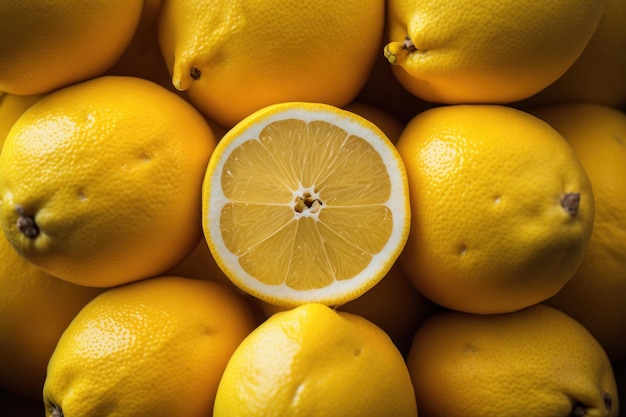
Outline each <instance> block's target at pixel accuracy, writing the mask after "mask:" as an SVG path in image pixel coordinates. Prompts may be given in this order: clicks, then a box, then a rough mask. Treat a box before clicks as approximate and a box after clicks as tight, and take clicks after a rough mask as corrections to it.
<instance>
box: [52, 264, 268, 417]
mask: <svg viewBox="0 0 626 417" xmlns="http://www.w3.org/2000/svg"><path fill="white" fill-rule="evenodd" d="M255 326H256V322H255V320H254V315H253V314H252V311H251V310H250V308H249V306H248V305H247V304H246V302H245V301H244V300H243V299H242V298H241V297H240V296H239V295H238V294H236V293H235V292H233V291H232V290H231V289H229V288H227V287H225V286H222V285H220V284H217V283H214V282H210V281H204V280H196V279H188V278H182V277H174V276H162V277H156V278H151V279H147V280H143V281H140V282H134V283H130V284H127V285H123V286H120V287H116V288H112V289H109V290H107V291H105V292H104V293H103V294H101V295H99V296H98V297H96V298H95V299H94V300H92V301H91V302H90V303H89V304H87V305H86V306H85V307H84V308H83V310H81V312H80V313H79V314H78V315H77V316H76V318H75V319H74V320H73V321H72V323H71V324H70V325H69V326H68V328H67V330H66V331H65V333H63V335H62V337H61V339H60V340H59V343H58V345H57V347H56V349H55V351H54V353H53V355H52V357H51V358H50V363H49V366H48V375H47V377H46V381H45V385H44V389H43V399H44V404H45V409H46V416H48V417H59V416H64V417H105V416H113V415H115V416H119V417H124V416H128V417H131V416H132V417H141V416H146V417H148V416H151V417H153V416H210V415H211V410H212V408H213V401H214V398H215V393H216V391H217V385H218V383H219V380H220V378H221V376H222V373H223V371H224V368H225V367H226V363H227V361H228V359H229V358H230V356H231V355H232V353H233V351H234V350H235V348H236V347H237V346H238V345H239V343H240V342H241V341H242V340H243V339H244V338H245V337H246V336H247V335H248V334H249V333H250V332H251V331H252V330H253V329H254V327H255Z"/></svg>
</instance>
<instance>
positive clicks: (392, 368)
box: [213, 304, 417, 417]
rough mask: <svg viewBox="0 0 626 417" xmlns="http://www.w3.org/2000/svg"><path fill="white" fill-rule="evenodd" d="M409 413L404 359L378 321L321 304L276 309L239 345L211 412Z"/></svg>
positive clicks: (230, 416) (411, 402)
mask: <svg viewBox="0 0 626 417" xmlns="http://www.w3.org/2000/svg"><path fill="white" fill-rule="evenodd" d="M287 415H288V416H293V417H299V416H308V417H316V416H320V417H321V416H329V415H340V416H343V417H352V416H354V417H356V416H359V417H361V416H369V417H375V416H403V417H410V416H417V409H416V404H415V398H414V394H413V389H412V387H411V383H410V379H409V374H408V371H407V368H406V365H405V363H404V359H403V358H402V356H401V355H400V353H399V352H398V350H397V349H396V348H395V346H394V345H393V343H392V342H391V340H390V339H389V337H388V336H387V335H386V334H385V333H384V332H383V331H382V330H380V328H378V327H377V326H375V325H374V324H372V323H371V322H369V321H367V320H365V319H363V318H362V317H360V316H358V315H354V314H349V313H341V312H336V311H334V310H333V309H331V308H329V307H327V306H325V305H322V304H304V305H302V306H299V307H296V308H294V309H292V310H287V311H283V312H278V313H276V314H274V315H273V316H271V317H270V318H269V319H268V320H266V321H265V322H263V323H262V324H261V325H260V326H259V327H257V328H256V329H255V330H254V332H252V333H251V334H250V335H249V336H248V337H246V339H245V340H244V341H243V342H242V343H241V344H240V345H239V347H238V348H237V350H236V351H235V353H233V356H232V357H231V359H230V360H229V362H228V365H227V366H226V370H225V371H224V375H223V376H222V380H221V381H220V384H219V387H218V391H217V396H216V399H215V408H214V412H213V416H214V417H234V416H247V417H255V416H266V417H274V416H276V417H278V416H287Z"/></svg>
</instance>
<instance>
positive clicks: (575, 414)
mask: <svg viewBox="0 0 626 417" xmlns="http://www.w3.org/2000/svg"><path fill="white" fill-rule="evenodd" d="M585 414H587V410H586V409H585V406H584V405H582V404H580V403H576V404H574V406H573V407H572V414H570V417H585Z"/></svg>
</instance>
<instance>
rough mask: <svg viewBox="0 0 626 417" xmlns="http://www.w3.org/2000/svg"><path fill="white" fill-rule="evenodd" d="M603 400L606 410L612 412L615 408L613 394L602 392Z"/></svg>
mask: <svg viewBox="0 0 626 417" xmlns="http://www.w3.org/2000/svg"><path fill="white" fill-rule="evenodd" d="M602 400H603V401H604V406H605V407H606V410H607V411H609V412H610V411H611V409H612V408H613V399H612V398H611V394H609V393H608V392H606V391H602Z"/></svg>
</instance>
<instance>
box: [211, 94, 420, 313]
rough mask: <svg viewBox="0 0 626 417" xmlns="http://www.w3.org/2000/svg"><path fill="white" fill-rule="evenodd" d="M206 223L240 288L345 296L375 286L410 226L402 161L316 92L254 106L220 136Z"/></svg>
mask: <svg viewBox="0 0 626 417" xmlns="http://www.w3.org/2000/svg"><path fill="white" fill-rule="evenodd" d="M203 187H204V188H203V218H202V221H203V226H204V232H205V233H204V234H205V238H206V239H207V242H208V244H209V248H210V250H211V252H212V253H213V255H214V257H215V260H216V261H217V263H218V265H220V267H221V268H222V270H223V271H224V272H225V273H226V275H227V276H228V277H229V278H230V279H231V280H232V281H233V282H234V283H235V284H236V285H237V286H238V287H240V288H241V289H243V290H244V291H246V292H248V293H249V294H251V295H253V296H255V297H258V298H260V299H262V300H265V301H267V302H269V303H272V304H276V305H282V306H296V305H299V304H302V303H306V302H320V303H323V304H328V305H337V304H342V303H345V302H347V301H349V300H351V299H354V298H356V297H358V296H359V295H361V294H362V293H364V292H365V291H367V290H368V289H370V288H371V287H373V286H374V285H375V284H376V283H377V282H378V281H379V280H380V279H381V278H382V277H383V276H384V275H385V274H386V273H387V271H389V269H391V267H392V265H393V264H394V262H395V260H396V259H397V257H398V256H399V254H400V252H401V250H402V248H403V247H404V244H405V242H406V238H407V235H408V230H409V224H410V208H409V198H408V184H407V177H406V171H405V169H404V165H403V163H402V159H401V158H400V156H399V155H398V153H397V151H396V149H395V147H394V146H393V144H392V143H391V141H390V140H389V139H388V138H387V137H386V136H385V135H384V133H383V132H382V131H381V130H380V129H379V128H378V127H376V125H374V124H373V123H371V122H369V121H368V120H366V119H364V118H362V117H360V116H357V115H356V114H354V113H352V112H348V111H346V110H342V109H339V108H336V107H334V106H330V105H326V104H319V103H280V104H276V105H272V106H268V107H266V108H264V109H262V110H259V111H257V112H255V113H254V114H252V115H250V116H248V117H247V118H246V119H244V120H243V121H241V122H240V123H239V124H237V126H235V127H234V128H232V129H231V130H230V131H229V132H228V133H226V135H224V137H223V138H222V139H221V140H220V142H219V143H218V145H217V147H216V148H215V151H214V152H213V154H212V155H211V159H210V161H209V164H208V167H207V171H206V175H205V180H204V186H203Z"/></svg>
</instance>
